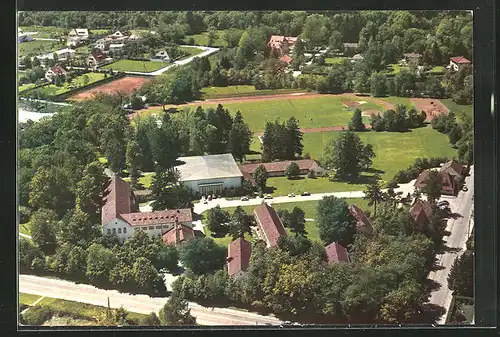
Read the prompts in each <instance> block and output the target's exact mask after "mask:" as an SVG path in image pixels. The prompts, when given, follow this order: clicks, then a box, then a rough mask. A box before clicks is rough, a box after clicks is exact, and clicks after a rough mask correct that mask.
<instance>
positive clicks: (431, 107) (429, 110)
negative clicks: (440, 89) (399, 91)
mask: <svg viewBox="0 0 500 337" xmlns="http://www.w3.org/2000/svg"><path fill="white" fill-rule="evenodd" d="M410 102H412V103H413V104H415V108H416V109H417V111H423V112H425V114H426V115H427V118H426V119H425V120H426V121H427V122H430V121H431V120H432V119H433V118H434V117H436V115H440V114H444V113H448V112H449V109H448V108H447V107H446V106H444V104H443V103H441V101H439V100H438V99H432V98H410Z"/></svg>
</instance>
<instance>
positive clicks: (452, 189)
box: [414, 160, 468, 195]
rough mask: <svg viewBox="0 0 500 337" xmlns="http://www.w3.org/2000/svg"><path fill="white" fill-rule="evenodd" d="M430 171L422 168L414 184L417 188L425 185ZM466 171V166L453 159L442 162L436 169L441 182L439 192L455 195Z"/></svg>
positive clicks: (420, 188)
mask: <svg viewBox="0 0 500 337" xmlns="http://www.w3.org/2000/svg"><path fill="white" fill-rule="evenodd" d="M430 171H431V170H424V171H422V172H421V173H420V174H419V176H418V177H417V180H416V181H415V184H414V187H415V188H416V189H417V190H422V188H424V187H425V185H426V181H427V178H428V177H429V173H430ZM467 173H468V169H467V167H466V166H463V165H462V164H460V163H459V162H457V161H455V160H450V161H448V162H446V163H444V164H443V165H442V166H441V168H440V169H439V171H438V175H439V178H440V182H441V194H444V195H456V194H457V193H458V191H459V189H460V186H461V184H462V182H463V180H464V177H465V176H466V175H467Z"/></svg>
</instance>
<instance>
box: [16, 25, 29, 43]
mask: <svg viewBox="0 0 500 337" xmlns="http://www.w3.org/2000/svg"><path fill="white" fill-rule="evenodd" d="M32 40H33V38H32V37H31V36H29V35H28V34H26V33H24V32H23V30H22V29H21V28H17V41H18V42H19V43H23V42H29V41H32Z"/></svg>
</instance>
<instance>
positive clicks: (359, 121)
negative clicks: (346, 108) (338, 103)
mask: <svg viewBox="0 0 500 337" xmlns="http://www.w3.org/2000/svg"><path fill="white" fill-rule="evenodd" d="M348 128H349V131H365V123H363V117H362V116H361V109H359V108H358V109H356V110H354V113H353V115H352V118H351V121H350V122H349V125H348Z"/></svg>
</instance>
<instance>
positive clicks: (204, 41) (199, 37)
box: [184, 30, 227, 47]
mask: <svg viewBox="0 0 500 337" xmlns="http://www.w3.org/2000/svg"><path fill="white" fill-rule="evenodd" d="M191 37H192V38H193V39H194V44H196V45H200V46H207V45H208V32H203V33H201V34H196V35H188V36H186V38H185V39H184V41H185V42H186V43H187V41H188V40H189V38H191ZM212 47H227V42H226V40H224V30H218V31H217V38H216V39H215V40H214V41H213V42H212Z"/></svg>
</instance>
